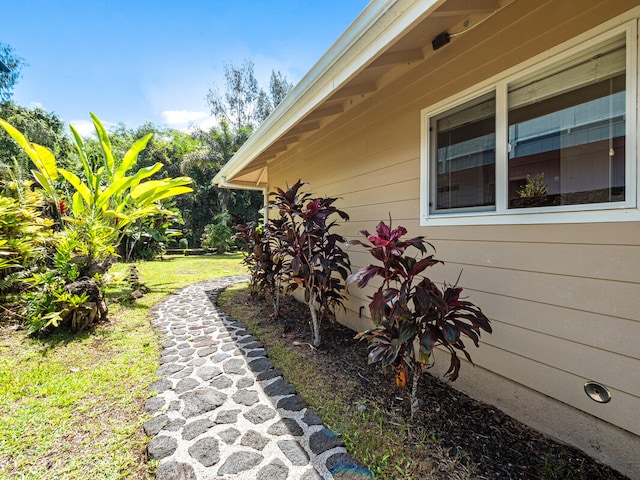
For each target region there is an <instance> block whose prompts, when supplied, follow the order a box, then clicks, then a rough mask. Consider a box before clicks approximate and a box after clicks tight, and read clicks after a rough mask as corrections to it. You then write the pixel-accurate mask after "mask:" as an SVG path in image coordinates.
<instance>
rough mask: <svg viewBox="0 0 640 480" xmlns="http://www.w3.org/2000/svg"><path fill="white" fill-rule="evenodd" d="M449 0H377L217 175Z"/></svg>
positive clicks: (245, 162)
mask: <svg viewBox="0 0 640 480" xmlns="http://www.w3.org/2000/svg"><path fill="white" fill-rule="evenodd" d="M443 1H444V0H374V1H372V2H371V3H370V4H369V5H367V7H366V8H365V9H364V10H363V11H362V13H361V14H360V15H359V16H358V17H357V18H356V20H355V21H354V22H353V23H352V24H351V25H350V26H349V27H348V28H347V30H346V31H345V32H344V33H343V34H342V35H341V36H340V38H339V39H338V40H337V41H336V42H335V43H334V44H333V46H332V47H331V48H330V49H329V50H328V51H327V53H325V54H324V55H323V56H322V58H320V60H319V61H318V62H317V63H316V64H315V65H314V66H313V67H312V68H311V70H310V71H309V72H308V73H307V74H306V75H305V76H304V77H303V78H302V80H300V82H299V83H298V84H297V85H296V86H295V87H294V88H293V89H292V91H291V92H290V93H289V94H288V95H287V96H286V97H285V99H284V100H283V101H282V103H280V105H278V107H277V108H276V109H275V111H274V112H273V113H272V114H271V115H270V116H269V117H268V118H267V119H266V120H265V121H264V123H263V124H262V125H261V126H260V127H259V128H258V129H257V130H256V131H255V132H254V133H253V134H252V135H251V136H250V137H249V139H248V140H247V141H246V142H245V144H244V145H243V146H242V147H241V148H240V149H239V150H238V151H237V152H236V154H235V155H234V156H233V157H232V158H231V160H230V161H229V162H228V163H227V164H226V165H225V166H224V167H223V168H222V169H221V170H220V171H219V172H218V174H217V175H216V176H215V177H214V179H213V183H214V185H217V186H219V187H224V186H225V185H224V184H225V183H228V182H233V178H234V176H236V175H237V174H238V173H240V172H241V171H242V170H244V169H246V168H247V167H248V166H249V165H250V164H251V162H252V161H253V160H254V159H256V158H257V157H258V156H259V155H260V154H261V153H262V152H264V151H265V150H266V149H267V148H268V147H269V146H270V145H272V144H273V143H274V142H275V141H277V140H278V138H279V137H281V136H282V135H284V134H285V133H286V132H287V131H289V130H290V129H292V128H293V127H295V125H296V124H297V123H298V122H300V121H301V120H302V119H303V118H304V117H305V116H306V115H308V114H309V113H310V112H311V111H313V109H314V108H316V107H318V106H319V105H321V104H322V103H323V102H324V101H325V100H326V99H328V98H329V97H330V96H331V95H332V94H333V93H335V92H336V91H337V90H338V89H339V88H340V87H342V86H343V85H345V84H346V83H347V82H348V81H349V80H350V79H351V78H353V77H354V76H355V75H356V74H357V73H358V72H360V71H361V70H362V69H363V68H365V67H366V66H367V65H368V64H369V63H370V62H371V61H372V59H374V58H376V57H377V56H378V55H379V54H380V53H382V52H383V51H384V50H385V49H386V47H387V46H388V45H389V44H391V43H392V42H393V41H394V40H395V39H396V38H398V36H399V35H401V34H402V33H403V32H405V31H406V30H407V29H408V28H410V27H411V26H412V25H413V24H415V22H416V21H418V20H419V19H420V18H421V17H422V18H424V16H425V12H429V11H433V10H434V9H435V8H437V6H438V5H439V4H441V3H443Z"/></svg>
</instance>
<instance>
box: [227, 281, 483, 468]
mask: <svg viewBox="0 0 640 480" xmlns="http://www.w3.org/2000/svg"><path fill="white" fill-rule="evenodd" d="M246 295H247V286H246V284H245V285H243V284H237V285H234V286H231V287H229V288H227V290H225V291H224V292H223V293H222V294H221V296H220V298H219V299H218V303H219V304H220V305H221V306H222V308H224V310H225V311H226V312H227V313H229V314H230V315H232V316H233V317H234V318H237V319H238V320H240V321H242V322H243V323H244V324H245V326H246V327H247V329H248V330H249V331H251V332H252V333H253V334H254V336H256V338H257V339H258V340H259V341H260V342H261V343H262V344H263V345H264V346H265V349H266V351H267V354H268V355H269V357H270V358H271V360H272V361H273V363H274V366H275V368H277V369H280V370H281V371H282V372H283V374H284V376H285V377H286V379H287V381H289V382H290V383H292V384H293V385H294V386H295V387H296V389H297V391H298V393H299V394H300V396H302V397H303V398H304V399H305V400H306V401H307V403H308V404H309V406H310V407H311V409H313V410H314V411H315V412H316V413H317V414H318V415H319V416H320V417H321V418H322V420H323V421H324V423H325V424H326V425H327V427H329V428H330V429H331V430H333V431H334V432H335V433H336V434H338V435H340V437H341V438H342V440H343V441H344V444H345V447H346V448H347V450H348V451H349V452H350V453H351V454H352V455H353V456H354V458H356V459H357V460H358V461H360V462H361V463H362V464H364V465H366V466H367V467H368V468H369V469H371V471H372V472H373V473H374V474H375V475H376V478H378V479H394V480H396V479H397V480H401V479H416V478H429V474H430V473H436V472H437V473H439V474H440V476H439V477H437V478H442V475H443V471H444V472H445V475H447V476H448V478H451V479H460V478H465V479H468V478H473V477H472V475H471V472H463V470H465V469H464V468H461V466H460V465H459V462H457V460H455V459H452V458H449V456H448V455H447V454H446V453H443V449H442V448H441V446H440V445H439V444H438V442H437V439H436V438H435V436H434V434H433V432H430V431H428V430H427V429H425V428H424V427H417V426H415V425H411V424H410V423H403V424H392V423H390V422H389V420H388V417H387V416H385V415H384V413H383V412H382V410H381V408H380V407H379V406H378V405H374V404H372V403H371V402H370V401H369V400H366V399H365V397H364V395H362V394H361V392H359V391H358V388H359V387H358V386H357V383H356V382H354V381H350V380H348V379H347V380H343V379H342V380H341V379H337V378H333V377H331V376H329V375H327V374H325V373H323V372H322V369H321V368H315V367H314V365H313V364H311V363H310V362H309V361H307V360H306V358H305V356H304V355H303V353H302V352H301V350H300V348H301V347H299V346H292V345H291V343H290V342H286V341H283V340H282V335H281V334H282V329H281V328H279V327H278V326H277V325H276V326H275V327H274V325H263V324H262V323H261V321H260V318H261V315H259V314H258V313H259V311H260V308H261V307H260V305H259V304H257V303H252V302H246V301H242V299H244V298H246ZM320 361H322V360H320ZM408 445H411V448H407V446H408ZM425 459H426V460H425ZM454 467H456V468H457V471H456V472H453V468H454ZM425 475H426V477H425Z"/></svg>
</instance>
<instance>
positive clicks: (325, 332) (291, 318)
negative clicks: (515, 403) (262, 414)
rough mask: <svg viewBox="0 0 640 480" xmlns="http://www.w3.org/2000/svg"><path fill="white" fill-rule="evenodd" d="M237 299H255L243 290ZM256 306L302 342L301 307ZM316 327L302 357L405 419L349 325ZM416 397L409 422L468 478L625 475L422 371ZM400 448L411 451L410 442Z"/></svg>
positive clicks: (267, 320) (393, 390) (398, 420)
mask: <svg viewBox="0 0 640 480" xmlns="http://www.w3.org/2000/svg"><path fill="white" fill-rule="evenodd" d="M241 301H242V300H241ZM244 301H245V302H250V303H255V302H257V300H254V299H250V298H249V296H248V294H246V296H245V298H244ZM260 305H261V314H260V318H261V319H263V320H261V323H264V326H270V325H271V326H273V324H276V323H277V324H279V325H281V326H282V327H283V328H284V334H283V335H282V338H281V341H282V342H284V343H289V344H292V343H293V342H296V343H297V344H299V343H300V342H307V341H309V340H308V339H309V338H310V335H309V328H308V318H309V312H308V308H307V306H306V305H303V304H301V303H299V302H297V301H295V300H293V299H292V298H291V297H285V298H284V299H283V301H282V307H281V315H280V317H279V318H278V319H273V318H272V317H271V316H270V314H271V313H272V312H273V309H272V307H271V305H270V303H269V302H267V301H261V302H260ZM238 320H242V319H238ZM321 333H322V346H321V347H320V348H319V349H318V350H317V351H313V350H312V349H311V348H298V351H299V352H301V353H302V354H303V355H304V356H305V361H308V362H309V363H310V364H312V365H314V368H316V369H317V370H320V371H322V372H323V373H324V374H325V375H327V376H328V377H329V378H334V379H341V378H344V379H345V380H351V381H356V382H358V383H359V387H360V388H358V389H357V390H359V392H358V395H359V398H354V399H353V401H354V402H360V403H362V401H363V397H364V398H365V399H366V401H367V402H368V403H370V404H373V405H377V406H379V407H380V408H381V409H382V410H383V412H384V414H385V416H386V417H387V420H388V423H389V424H402V423H404V422H406V421H407V419H409V418H410V408H409V398H408V396H409V392H408V391H402V390H399V389H398V388H397V387H396V386H395V383H394V376H393V373H392V372H386V373H385V372H383V371H382V370H381V369H380V368H378V367H377V366H375V365H367V348H366V343H365V342H359V341H357V340H355V339H354V338H353V337H354V332H353V331H351V330H349V329H347V328H346V327H344V326H342V325H340V324H338V323H336V322H330V321H325V322H324V323H323V327H322V332H321ZM285 375H286V372H285ZM407 390H408V389H407ZM419 398H421V400H422V402H423V403H422V405H421V412H420V414H419V416H418V418H417V419H416V420H415V423H416V424H417V425H423V426H424V427H425V429H427V430H428V431H431V432H432V434H431V435H432V436H433V437H434V438H435V439H437V442H438V444H439V445H440V446H441V447H443V448H441V449H440V451H442V452H444V455H448V456H450V457H453V458H456V459H458V463H459V464H461V465H463V466H465V465H466V466H469V467H470V468H471V470H472V471H473V472H474V478H475V476H476V475H477V478H482V479H523V480H530V479H531V480H535V479H584V480H587V479H588V480H605V479H606V480H611V479H625V478H626V477H625V476H623V475H622V474H620V473H618V472H616V471H615V470H613V469H611V468H609V467H607V466H605V465H602V464H600V463H598V462H596V461H595V460H593V459H592V458H590V457H588V456H587V455H586V454H584V453H583V452H581V451H580V450H578V449H575V448H573V447H570V446H567V445H564V444H560V443H558V442H556V441H554V440H552V439H550V438H548V437H546V436H544V435H542V434H541V433H538V432H536V431H534V430H532V429H531V428H528V427H527V426H525V425H524V424H522V423H520V422H518V421H516V420H514V419H513V418H511V417H509V416H508V415H506V414H505V413H503V412H502V411H500V410H499V409H497V408H495V407H493V406H491V405H487V404H484V403H481V402H478V401H476V400H474V399H473V398H471V397H469V396H467V395H465V394H464V393H461V392H459V391H457V390H456V389H454V388H453V387H452V386H451V385H450V384H449V383H446V382H443V381H441V380H439V379H438V378H436V377H434V376H432V375H429V374H425V375H423V378H422V379H421V382H420V385H419ZM405 447H406V448H408V449H411V445H406V446H405ZM416 460H419V459H416ZM450 473H452V472H450ZM461 476H462V477H464V475H461ZM454 477H457V476H456V475H451V477H442V478H454Z"/></svg>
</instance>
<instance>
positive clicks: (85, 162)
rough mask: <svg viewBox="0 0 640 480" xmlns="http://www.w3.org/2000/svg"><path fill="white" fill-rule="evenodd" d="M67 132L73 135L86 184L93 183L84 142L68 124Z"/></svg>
mask: <svg viewBox="0 0 640 480" xmlns="http://www.w3.org/2000/svg"><path fill="white" fill-rule="evenodd" d="M69 130H71V133H72V134H73V138H74V140H75V144H76V150H77V151H78V155H79V156H80V160H81V161H82V168H83V169H84V174H85V176H86V177H87V182H88V183H89V184H93V183H94V174H93V172H92V171H91V166H90V165H89V159H88V158H87V152H86V151H85V149H84V140H82V137H81V136H80V134H79V133H78V131H77V130H76V129H75V127H74V126H73V125H71V124H69Z"/></svg>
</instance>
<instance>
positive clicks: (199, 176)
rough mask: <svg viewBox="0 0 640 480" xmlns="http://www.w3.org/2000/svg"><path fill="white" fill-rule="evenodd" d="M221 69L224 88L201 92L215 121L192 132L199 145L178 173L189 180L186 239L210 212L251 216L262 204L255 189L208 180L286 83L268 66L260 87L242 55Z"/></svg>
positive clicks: (239, 218) (243, 219)
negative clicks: (267, 79)
mask: <svg viewBox="0 0 640 480" xmlns="http://www.w3.org/2000/svg"><path fill="white" fill-rule="evenodd" d="M224 73H225V87H226V90H225V93H224V94H222V93H220V91H219V90H218V89H216V88H212V89H210V90H209V92H208V93H207V97H206V98H207V103H208V105H209V108H210V110H211V114H212V115H213V116H214V117H215V119H216V124H215V125H214V126H213V127H212V128H211V129H209V130H208V131H204V130H197V131H195V132H194V134H193V137H194V138H195V139H196V140H198V142H199V147H198V148H195V149H193V150H191V151H190V152H188V153H187V154H185V155H184V157H183V161H182V163H181V165H180V167H181V171H182V173H183V174H185V175H189V176H190V177H191V178H193V179H194V182H195V190H196V191H195V192H194V194H193V195H192V196H191V198H192V199H193V202H194V205H193V208H191V209H190V213H191V215H192V217H191V218H190V225H191V227H192V231H191V238H190V240H191V241H190V243H191V244H192V245H194V244H197V242H199V241H200V238H201V235H202V233H203V232H204V230H205V227H206V226H207V225H208V224H210V223H212V220H213V217H214V216H215V215H219V214H222V217H220V218H229V221H230V222H232V223H234V224H239V223H247V222H249V221H254V220H257V218H258V210H259V209H260V208H261V207H262V206H263V197H262V194H261V193H260V192H258V191H247V190H229V189H219V188H216V187H213V186H212V185H211V180H213V177H214V176H215V174H216V173H217V172H218V171H219V170H220V169H221V168H222V167H223V166H224V165H225V164H226V163H227V162H228V161H229V160H230V159H231V157H233V155H234V154H235V153H236V152H237V151H238V149H239V148H240V147H241V146H242V145H243V144H244V142H246V141H247V139H248V138H249V136H250V135H251V134H252V133H253V131H254V130H255V129H256V128H257V127H258V126H259V125H260V123H262V121H264V119H265V118H266V117H267V116H268V115H269V114H270V113H271V112H272V111H273V109H274V108H275V107H276V106H277V105H278V104H279V103H280V102H281V101H282V99H283V98H284V97H285V96H286V94H287V92H288V91H289V90H290V89H291V87H292V85H291V84H290V83H289V82H288V81H287V80H286V78H285V77H284V76H283V75H282V74H281V73H280V72H272V73H271V81H270V85H269V91H268V92H265V91H264V90H263V89H261V88H260V87H259V85H258V81H257V80H256V78H255V74H254V70H253V63H252V62H251V61H248V60H247V61H245V62H244V63H243V64H242V65H240V66H239V67H236V66H234V65H225V72H224ZM226 214H228V215H226ZM185 222H186V218H185Z"/></svg>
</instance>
